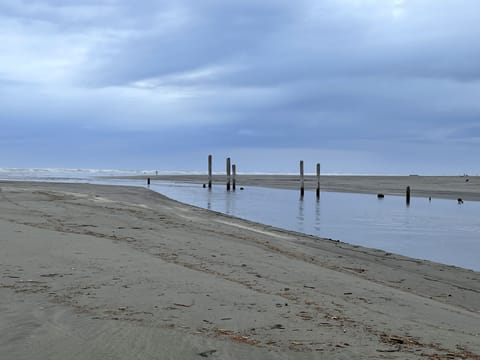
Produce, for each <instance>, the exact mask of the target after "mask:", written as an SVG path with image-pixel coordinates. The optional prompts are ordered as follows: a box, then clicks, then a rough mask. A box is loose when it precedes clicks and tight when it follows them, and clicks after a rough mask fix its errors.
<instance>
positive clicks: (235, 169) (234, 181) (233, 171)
mask: <svg viewBox="0 0 480 360" xmlns="http://www.w3.org/2000/svg"><path fill="white" fill-rule="evenodd" d="M232 175H233V179H232V189H233V191H235V187H236V183H237V165H235V164H233V165H232Z"/></svg>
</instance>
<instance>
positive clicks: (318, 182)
mask: <svg viewBox="0 0 480 360" xmlns="http://www.w3.org/2000/svg"><path fill="white" fill-rule="evenodd" d="M317 199H320V164H317Z"/></svg>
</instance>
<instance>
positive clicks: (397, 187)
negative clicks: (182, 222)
mask: <svg viewBox="0 0 480 360" xmlns="http://www.w3.org/2000/svg"><path fill="white" fill-rule="evenodd" d="M105 178H110V179H129V180H143V181H146V180H147V178H150V179H151V181H172V182H181V183H192V184H199V185H202V184H206V183H207V182H208V176H207V175H141V176H116V177H105ZM466 180H468V181H466ZM225 182H226V180H225V175H218V174H216V175H213V186H224V184H225ZM237 186H258V187H267V188H275V189H287V190H297V189H299V186H300V180H299V176H298V175H253V174H249V175H245V174H241V175H237ZM407 186H410V188H411V196H412V197H426V198H428V197H432V198H441V199H454V200H457V199H458V198H461V199H462V200H464V201H465V200H466V201H480V176H417V175H410V176H394V175H392V176H383V175H378V176H377V175H374V176H371V175H322V176H321V177H320V188H321V191H333V192H350V193H362V194H378V193H382V194H385V195H398V196H405V190H406V187H407ZM315 189H316V177H315V176H313V175H306V176H305V191H308V192H310V191H315Z"/></svg>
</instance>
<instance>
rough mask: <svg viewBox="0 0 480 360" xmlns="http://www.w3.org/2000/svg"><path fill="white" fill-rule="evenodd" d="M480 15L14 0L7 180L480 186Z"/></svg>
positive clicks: (410, 7) (0, 80)
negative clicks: (314, 178) (97, 173)
mask: <svg viewBox="0 0 480 360" xmlns="http://www.w3.org/2000/svg"><path fill="white" fill-rule="evenodd" d="M479 39H480V2H479V1H478V0H403V1H402V0H363V1H362V0H296V1H291V0H288V1H284V0H262V1H258V0H232V1H228V0H172V1H162V0H137V1H133V0H103V1H102V0H43V1H34V0H1V1H0V124H1V131H0V167H4V168H6V167H68V168H119V169H158V170H203V169H204V168H206V163H207V155H208V154H213V155H214V163H215V168H216V170H221V169H223V168H224V159H225V157H226V156H231V157H232V161H233V162H235V163H237V168H238V169H239V171H240V172H242V171H244V172H245V171H248V172H251V171H256V172H259V171H262V172H295V171H296V170H297V167H298V161H299V160H300V159H303V160H305V162H306V171H307V172H313V171H314V169H315V164H316V163H317V162H320V163H321V164H322V169H323V170H322V171H324V172H329V173H387V174H397V173H405V174H409V173H419V174H463V173H471V174H480V162H479V161H478V159H479V156H480V147H479V145H480V41H479Z"/></svg>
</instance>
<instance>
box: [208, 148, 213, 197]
mask: <svg viewBox="0 0 480 360" xmlns="http://www.w3.org/2000/svg"><path fill="white" fill-rule="evenodd" d="M208 188H209V189H211V188H212V155H208Z"/></svg>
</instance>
